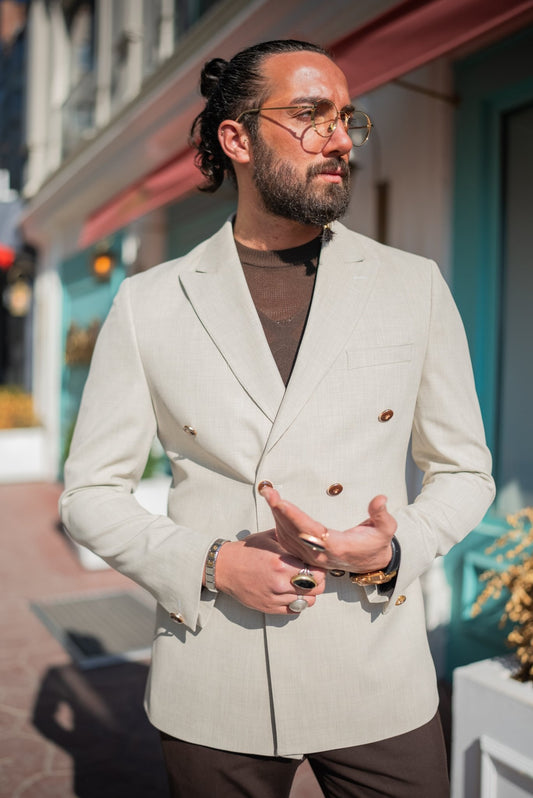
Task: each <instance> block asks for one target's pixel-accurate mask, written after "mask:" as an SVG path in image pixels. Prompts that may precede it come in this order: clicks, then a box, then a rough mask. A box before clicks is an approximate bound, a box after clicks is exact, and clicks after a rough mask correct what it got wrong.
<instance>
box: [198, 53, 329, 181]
mask: <svg viewBox="0 0 533 798" xmlns="http://www.w3.org/2000/svg"><path fill="white" fill-rule="evenodd" d="M305 50H308V51H310V52H312V53H319V54H320V55H325V56H327V57H328V58H331V55H330V54H329V53H328V52H327V51H326V50H324V49H323V48H322V47H320V46H319V45H316V44H311V43H310V42H300V41H297V40H296V39H277V40H274V41H271V42H261V43H260V44H256V45H254V46H253V47H248V48H246V50H242V51H241V52H240V53H237V55H235V56H233V58H232V59H231V60H230V61H225V60H224V59H223V58H213V59H212V60H211V61H207V63H206V64H205V65H204V68H203V69H202V75H201V78H200V91H201V93H202V96H203V97H205V99H206V103H205V107H204V110H203V111H201V113H199V114H198V116H197V117H196V119H195V120H194V122H193V124H192V127H191V137H190V141H191V144H192V145H193V147H195V148H196V150H197V153H196V157H195V163H196V166H197V167H198V168H199V170H200V172H201V173H202V174H203V176H204V177H205V179H206V180H205V183H204V184H203V185H202V186H200V190H201V191H209V192H214V191H216V190H217V189H218V188H219V187H220V186H221V185H222V183H223V181H224V177H225V176H226V175H227V176H228V177H229V178H230V179H231V180H232V181H233V183H235V170H234V169H233V164H232V162H231V159H230V158H228V157H227V155H226V154H225V153H224V151H223V149H222V147H221V146H220V142H219V140H218V128H219V125H220V123H221V122H222V121H224V119H237V117H238V116H239V114H241V113H242V112H243V111H245V110H246V109H247V108H258V107H259V106H260V105H261V104H262V103H263V101H264V98H265V96H266V90H267V85H266V81H265V78H264V76H263V74H262V71H261V66H262V63H263V61H264V60H265V59H266V58H268V57H269V56H271V55H283V54H284V53H295V52H301V51H305ZM242 124H243V125H244V127H245V128H246V130H247V132H248V135H249V137H250V141H251V142H252V144H253V143H254V142H255V141H256V139H257V129H258V125H259V122H258V118H257V114H250V115H246V116H244V117H243V119H242Z"/></svg>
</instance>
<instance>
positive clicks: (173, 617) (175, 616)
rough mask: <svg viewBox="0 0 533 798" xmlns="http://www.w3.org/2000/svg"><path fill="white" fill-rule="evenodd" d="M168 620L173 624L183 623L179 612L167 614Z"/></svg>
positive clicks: (183, 619)
mask: <svg viewBox="0 0 533 798" xmlns="http://www.w3.org/2000/svg"><path fill="white" fill-rule="evenodd" d="M169 618H170V620H171V621H174V623H183V622H184V621H185V618H184V617H183V615H182V614H181V612H171V613H169Z"/></svg>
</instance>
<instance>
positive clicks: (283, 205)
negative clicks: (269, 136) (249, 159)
mask: <svg viewBox="0 0 533 798" xmlns="http://www.w3.org/2000/svg"><path fill="white" fill-rule="evenodd" d="M331 169H335V170H341V177H342V182H341V183H329V184H321V185H318V184H317V181H315V180H314V178H315V177H316V175H319V174H321V173H323V172H328V171H331ZM254 181H255V184H256V186H257V189H258V191H259V194H260V196H261V199H262V200H263V204H264V206H265V208H266V210H267V211H269V212H270V213H273V214H274V215H276V216H281V217H283V218H284V219H291V221H294V222H299V223H300V224H305V225H313V226H317V227H323V226H324V225H327V224H329V223H330V222H333V221H335V219H339V218H340V217H341V216H342V215H343V214H344V213H345V212H346V210H347V208H348V205H349V204H350V199H351V191H350V169H349V167H348V164H347V163H346V162H345V161H342V160H340V159H338V158H330V159H329V160H326V161H323V162H322V163H320V164H315V165H313V166H309V167H308V169H307V172H306V175H305V178H301V177H300V176H299V175H298V174H297V172H296V169H295V168H294V167H293V166H292V164H291V163H290V162H289V161H281V160H279V159H277V157H276V154H275V152H274V150H272V149H271V148H270V147H269V146H268V145H267V144H265V142H264V141H263V140H262V139H261V138H260V137H258V138H257V141H256V142H255V146H254ZM313 183H315V184H314V185H313Z"/></svg>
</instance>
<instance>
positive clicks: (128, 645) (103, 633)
mask: <svg viewBox="0 0 533 798" xmlns="http://www.w3.org/2000/svg"><path fill="white" fill-rule="evenodd" d="M149 600H150V599H149V597H148V596H147V597H146V598H139V597H138V596H137V595H135V593H132V592H126V591H124V592H120V593H112V594H106V595H101V594H98V595H96V596H75V597H69V598H68V599H61V600H52V601H42V602H32V603H31V605H30V606H31V609H32V610H33V612H34V613H35V615H36V616H37V617H38V618H39V620H40V621H42V623H43V624H44V625H45V626H46V628H47V629H48V631H49V632H50V633H51V634H52V635H53V636H54V637H55V638H56V640H58V642H59V643H61V645H62V646H63V648H64V649H65V650H66V651H67V652H68V653H69V654H70V656H71V657H72V658H73V660H74V661H75V662H76V664H77V665H79V666H80V668H98V667H103V666H104V665H114V664H117V663H120V662H130V661H135V660H146V659H148V658H149V656H150V649H151V644H152V638H153V634H154V624H155V602H154V603H153V604H149V603H148V602H149Z"/></svg>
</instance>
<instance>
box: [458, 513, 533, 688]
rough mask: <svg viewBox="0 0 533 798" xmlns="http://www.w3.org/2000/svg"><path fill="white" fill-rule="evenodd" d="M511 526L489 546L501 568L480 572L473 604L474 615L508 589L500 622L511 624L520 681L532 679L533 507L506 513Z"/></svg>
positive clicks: (510, 637)
mask: <svg viewBox="0 0 533 798" xmlns="http://www.w3.org/2000/svg"><path fill="white" fill-rule="evenodd" d="M507 522H508V524H509V527H510V528H509V530H508V531H507V532H505V533H504V534H503V535H502V536H501V537H499V538H498V539H497V540H496V541H495V543H493V544H492V545H491V546H490V547H489V548H488V549H487V552H486V553H487V554H495V553H496V554H497V557H496V560H497V562H499V563H500V564H501V563H505V567H504V568H503V569H502V570H495V569H492V570H488V571H485V572H484V573H483V574H482V575H481V577H480V578H481V580H482V581H483V582H484V583H485V586H484V588H483V590H482V591H481V593H480V595H479V596H478V598H477V600H476V601H475V603H474V605H473V607H472V616H473V617H475V616H477V615H479V614H480V612H481V609H482V607H483V605H484V604H485V603H486V602H487V601H488V600H489V599H496V600H497V599H499V598H500V597H501V595H502V593H504V591H507V592H508V593H509V598H508V599H507V602H506V604H505V608H504V612H503V614H502V617H501V621H500V626H501V627H503V626H505V625H506V624H509V625H510V631H509V633H508V635H507V642H508V644H509V646H510V647H511V648H513V649H514V651H515V653H516V656H517V658H518V662H519V669H518V671H517V672H516V673H514V674H513V676H514V678H515V679H517V680H518V681H521V682H528V681H531V682H533V507H525V508H524V509H522V510H519V511H518V512H517V513H515V514H514V515H510V516H508V517H507Z"/></svg>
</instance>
